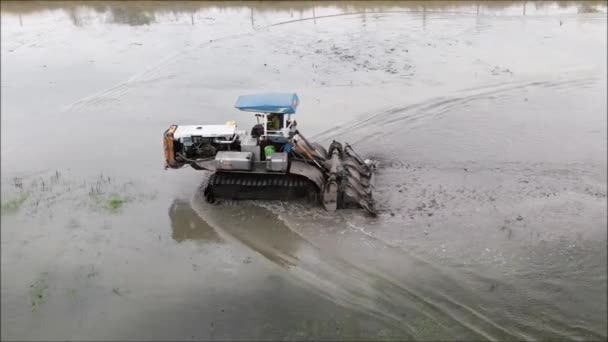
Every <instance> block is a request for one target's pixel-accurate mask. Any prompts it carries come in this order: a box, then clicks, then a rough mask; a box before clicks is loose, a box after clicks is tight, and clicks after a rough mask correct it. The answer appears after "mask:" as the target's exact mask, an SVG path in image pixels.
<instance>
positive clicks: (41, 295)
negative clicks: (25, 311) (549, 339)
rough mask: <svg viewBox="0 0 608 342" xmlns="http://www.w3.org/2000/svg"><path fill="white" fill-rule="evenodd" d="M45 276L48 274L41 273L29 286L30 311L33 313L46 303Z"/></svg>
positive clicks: (46, 288) (46, 287)
mask: <svg viewBox="0 0 608 342" xmlns="http://www.w3.org/2000/svg"><path fill="white" fill-rule="evenodd" d="M47 276H48V274H47V273H46V272H45V273H43V274H42V275H41V276H40V277H39V278H38V279H36V280H35V281H34V282H33V283H32V284H31V285H30V300H31V304H32V311H35V310H36V308H38V307H39V306H40V305H41V304H44V303H45V302H46V297H47V290H48V288H49V287H48V284H47V279H46V278H47Z"/></svg>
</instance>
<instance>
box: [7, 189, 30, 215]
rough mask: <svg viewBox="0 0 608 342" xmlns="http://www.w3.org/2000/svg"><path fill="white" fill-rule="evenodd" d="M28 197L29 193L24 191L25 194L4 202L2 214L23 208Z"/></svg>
mask: <svg viewBox="0 0 608 342" xmlns="http://www.w3.org/2000/svg"><path fill="white" fill-rule="evenodd" d="M27 197H28V194H26V193H23V194H20V195H19V196H18V197H16V198H13V199H11V200H8V201H6V202H4V203H2V208H1V213H2V215H4V214H11V213H15V212H17V211H18V210H19V208H21V206H22V205H23V203H24V202H25V200H27Z"/></svg>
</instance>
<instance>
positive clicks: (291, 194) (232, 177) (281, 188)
mask: <svg viewBox="0 0 608 342" xmlns="http://www.w3.org/2000/svg"><path fill="white" fill-rule="evenodd" d="M204 193H205V198H206V199H207V201H209V202H214V201H215V199H217V198H229V199H260V200H292V199H298V198H308V199H309V200H311V201H318V194H319V189H318V188H317V186H316V185H315V184H314V183H313V182H311V181H310V180H308V179H306V178H305V177H303V176H299V175H294V174H276V175H273V174H256V173H225V172H217V173H214V174H213V175H211V177H210V178H209V182H208V184H207V187H206V188H205V192H204Z"/></svg>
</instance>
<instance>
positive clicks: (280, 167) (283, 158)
mask: <svg viewBox="0 0 608 342" xmlns="http://www.w3.org/2000/svg"><path fill="white" fill-rule="evenodd" d="M288 165H289V162H288V159H287V153H285V152H275V153H272V154H270V156H268V157H267V158H266V170H268V171H275V172H287V166H288Z"/></svg>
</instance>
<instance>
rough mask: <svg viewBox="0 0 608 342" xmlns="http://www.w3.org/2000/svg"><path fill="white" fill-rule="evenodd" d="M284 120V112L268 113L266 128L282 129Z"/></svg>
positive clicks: (271, 129) (272, 129)
mask: <svg viewBox="0 0 608 342" xmlns="http://www.w3.org/2000/svg"><path fill="white" fill-rule="evenodd" d="M282 122H283V114H279V113H271V114H268V118H267V126H266V129H267V130H269V131H278V130H280V129H281V124H282Z"/></svg>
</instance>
